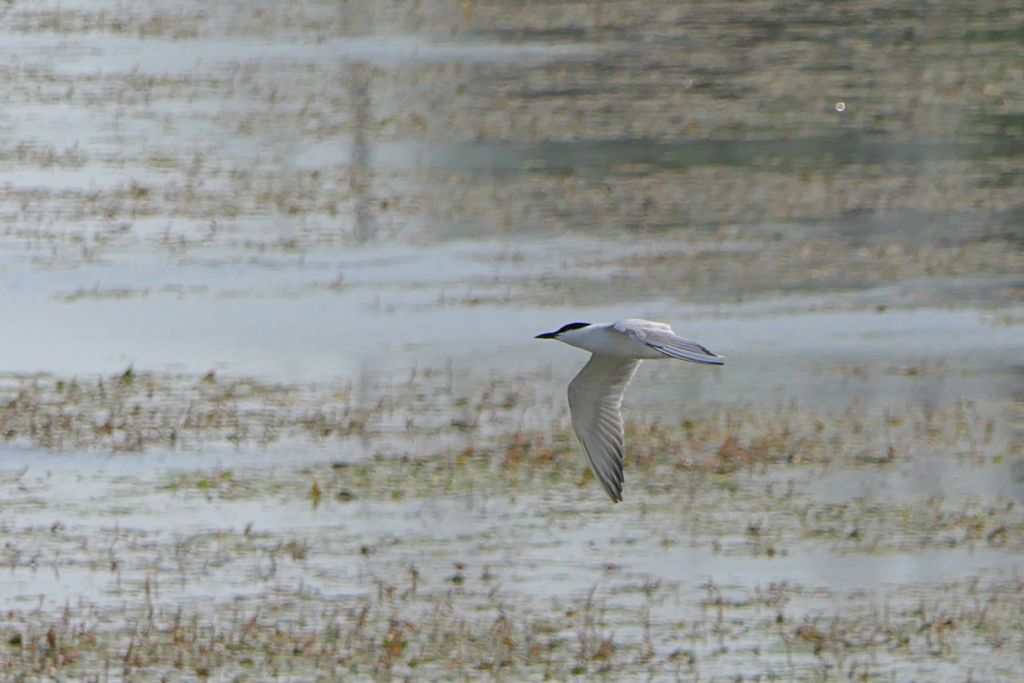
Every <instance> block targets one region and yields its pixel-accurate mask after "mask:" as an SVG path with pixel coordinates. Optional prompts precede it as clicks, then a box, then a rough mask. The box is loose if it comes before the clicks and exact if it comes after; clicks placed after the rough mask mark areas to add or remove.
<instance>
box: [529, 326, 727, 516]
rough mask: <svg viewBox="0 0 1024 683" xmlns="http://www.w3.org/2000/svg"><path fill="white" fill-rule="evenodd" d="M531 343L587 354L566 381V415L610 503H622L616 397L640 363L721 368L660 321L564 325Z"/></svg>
mask: <svg viewBox="0 0 1024 683" xmlns="http://www.w3.org/2000/svg"><path fill="white" fill-rule="evenodd" d="M536 339H557V340H558V341H560V342H565V343H566V344H568V345H570V346H575V347H577V348H580V349H584V350H586V351H590V352H591V353H592V354H593V355H592V356H591V357H590V361H589V362H588V363H587V364H586V365H584V366H583V369H582V370H580V372H579V374H578V375H576V377H574V378H573V380H572V381H571V382H569V413H570V415H571V416H572V426H573V429H575V430H576V436H578V437H579V439H580V443H581V444H583V450H584V452H585V453H586V454H587V459H588V460H590V467H591V468H592V469H593V470H594V474H595V475H597V479H598V481H600V482H601V485H602V486H604V490H605V491H607V492H608V495H609V496H611V499H612V500H613V501H614V502H616V503H618V502H620V501H621V500H622V481H623V476H622V459H623V445H624V442H625V434H624V433H623V429H622V412H621V410H620V407H621V406H622V395H623V394H624V393H625V391H626V385H627V384H629V380H631V379H632V378H633V373H634V372H636V368H637V366H638V365H640V361H642V360H658V359H662V358H677V359H679V360H685V361H690V362H691V363H707V364H709V365H723V364H724V363H725V361H724V360H722V357H721V356H719V355H718V354H716V353H712V352H711V351H709V350H708V349H706V348H705V347H703V346H701V345H700V344H698V343H697V342H695V341H690V340H689V339H684V338H682V337H680V336H678V335H676V333H675V332H673V331H672V328H671V327H670V326H668V325H666V324H665V323H656V322H651V321H650V320H641V319H639V318H626V319H624V320H619V321H618V322H614V323H597V324H591V323H569V324H568V325H562V327H561V328H559V329H558V330H556V331H554V332H547V333H545V334H538V335H537V336H536Z"/></svg>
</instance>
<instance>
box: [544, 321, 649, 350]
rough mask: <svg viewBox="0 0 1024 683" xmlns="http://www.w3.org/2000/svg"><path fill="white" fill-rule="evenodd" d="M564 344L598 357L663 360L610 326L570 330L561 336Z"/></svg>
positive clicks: (643, 345)
mask: <svg viewBox="0 0 1024 683" xmlns="http://www.w3.org/2000/svg"><path fill="white" fill-rule="evenodd" d="M560 339H561V341H564V342H565V343H566V344H569V345H571V346H575V347H577V348H580V349H585V350H586V351H590V352H591V353H596V354H597V355H599V356H610V357H612V358H650V359H658V358H664V357H665V356H664V354H661V353H658V352H657V351H655V350H654V349H651V348H650V347H648V346H647V345H646V344H642V343H640V342H638V341H636V340H635V339H633V338H632V337H630V336H629V335H628V334H624V333H622V332H619V331H618V330H616V329H615V328H614V327H613V326H612V325H611V324H607V325H591V326H589V327H584V328H581V329H578V330H571V331H570V332H566V333H564V334H562V335H561V337H560Z"/></svg>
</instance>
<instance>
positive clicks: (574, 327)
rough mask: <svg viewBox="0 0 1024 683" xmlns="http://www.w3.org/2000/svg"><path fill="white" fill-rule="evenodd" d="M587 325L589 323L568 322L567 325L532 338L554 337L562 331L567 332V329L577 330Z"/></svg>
mask: <svg viewBox="0 0 1024 683" xmlns="http://www.w3.org/2000/svg"><path fill="white" fill-rule="evenodd" d="M589 325H590V323H569V324H567V325H562V326H561V327H560V328H558V329H557V330H555V331H554V332H545V333H544V334H538V335H537V336H536V337H534V339H556V338H557V337H558V335H560V334H562V333H563V332H568V331H569V330H578V329H579V328H581V327H588V326H589Z"/></svg>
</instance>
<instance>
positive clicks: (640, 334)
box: [626, 328, 725, 365]
mask: <svg viewBox="0 0 1024 683" xmlns="http://www.w3.org/2000/svg"><path fill="white" fill-rule="evenodd" d="M626 333H627V334H629V335H630V336H631V337H633V338H634V339H636V340H637V341H639V342H642V343H644V344H646V345H647V346H649V347H651V348H652V349H654V350H655V351H658V352H659V353H663V354H665V355H666V356H670V357H672V358H678V359H679V360H687V361H690V362H691V363H707V364H708V365H725V361H724V360H723V359H722V357H721V356H719V355H718V354H717V353H715V352H714V351H711V350H710V349H708V348H707V347H705V346H703V345H701V344H698V343H697V342H695V341H692V340H690V339H685V338H684V337H680V336H679V335H677V334H676V333H675V332H673V331H672V330H671V329H668V330H664V329H654V328H646V329H642V330H627V332H626Z"/></svg>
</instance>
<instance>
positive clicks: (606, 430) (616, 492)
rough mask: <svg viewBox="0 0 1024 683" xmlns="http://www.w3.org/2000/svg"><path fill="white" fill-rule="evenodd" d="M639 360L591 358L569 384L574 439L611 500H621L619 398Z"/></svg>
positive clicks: (621, 443)
mask: <svg viewBox="0 0 1024 683" xmlns="http://www.w3.org/2000/svg"><path fill="white" fill-rule="evenodd" d="M638 365H640V361H639V360H632V359H621V358H611V357H608V356H598V355H596V354H595V355H593V356H591V358H590V361H589V362H588V363H587V364H586V365H585V366H583V369H582V370H580V372H579V374H578V375H576V377H574V378H573V380H572V382H570V383H569V412H570V414H571V415H572V426H573V428H574V429H575V430H576V436H578V437H579V439H580V443H581V444H583V450H584V452H585V453H586V454H587V459H588V460H589V461H590V467H591V469H593V470H594V474H595V475H596V476H597V479H598V481H600V482H601V485H602V486H603V487H604V490H605V491H607V492H608V495H609V496H610V497H611V499H612V500H613V501H615V502H616V503H618V502H619V501H621V500H622V482H623V474H622V461H623V446H624V442H625V435H624V432H623V428H622V413H621V411H620V407H621V405H622V395H623V393H624V392H625V390H626V385H627V384H629V380H631V379H632V378H633V373H634V372H636V368H637V366H638Z"/></svg>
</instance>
